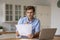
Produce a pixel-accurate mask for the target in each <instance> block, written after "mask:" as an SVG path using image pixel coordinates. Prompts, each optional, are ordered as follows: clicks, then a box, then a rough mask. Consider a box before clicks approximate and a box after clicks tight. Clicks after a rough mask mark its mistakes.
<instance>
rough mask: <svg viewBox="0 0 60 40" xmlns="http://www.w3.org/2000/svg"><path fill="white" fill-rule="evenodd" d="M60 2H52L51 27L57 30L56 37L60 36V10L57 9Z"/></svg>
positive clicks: (54, 0)
mask: <svg viewBox="0 0 60 40" xmlns="http://www.w3.org/2000/svg"><path fill="white" fill-rule="evenodd" d="M57 1H58V0H51V27H55V28H57V32H56V35H60V8H58V7H57Z"/></svg>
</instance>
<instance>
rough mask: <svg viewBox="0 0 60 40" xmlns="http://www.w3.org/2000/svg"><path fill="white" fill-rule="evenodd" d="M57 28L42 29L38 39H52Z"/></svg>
mask: <svg viewBox="0 0 60 40" xmlns="http://www.w3.org/2000/svg"><path fill="white" fill-rule="evenodd" d="M56 30H57V28H44V29H42V30H41V32H40V37H39V39H40V40H41V39H44V40H49V39H53V38H54V35H55V32H56Z"/></svg>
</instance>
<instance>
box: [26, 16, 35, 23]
mask: <svg viewBox="0 0 60 40" xmlns="http://www.w3.org/2000/svg"><path fill="white" fill-rule="evenodd" d="M26 18H27V22H30V23H32V22H33V21H34V19H35V18H33V19H32V21H29V19H28V17H27V16H26Z"/></svg>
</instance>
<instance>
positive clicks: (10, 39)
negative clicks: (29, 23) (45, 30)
mask: <svg viewBox="0 0 60 40" xmlns="http://www.w3.org/2000/svg"><path fill="white" fill-rule="evenodd" d="M0 40H39V39H19V38H7V39H0Z"/></svg>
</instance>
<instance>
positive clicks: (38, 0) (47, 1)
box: [0, 0, 51, 5]
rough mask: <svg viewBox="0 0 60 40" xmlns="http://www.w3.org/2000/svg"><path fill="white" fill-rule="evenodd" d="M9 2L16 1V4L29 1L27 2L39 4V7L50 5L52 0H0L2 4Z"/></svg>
mask: <svg viewBox="0 0 60 40" xmlns="http://www.w3.org/2000/svg"><path fill="white" fill-rule="evenodd" d="M7 1H15V2H17V1H18V2H20V1H22V2H23V1H25V2H26V1H27V2H31V1H32V2H34V4H37V5H50V1H51V0H0V2H7Z"/></svg>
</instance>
